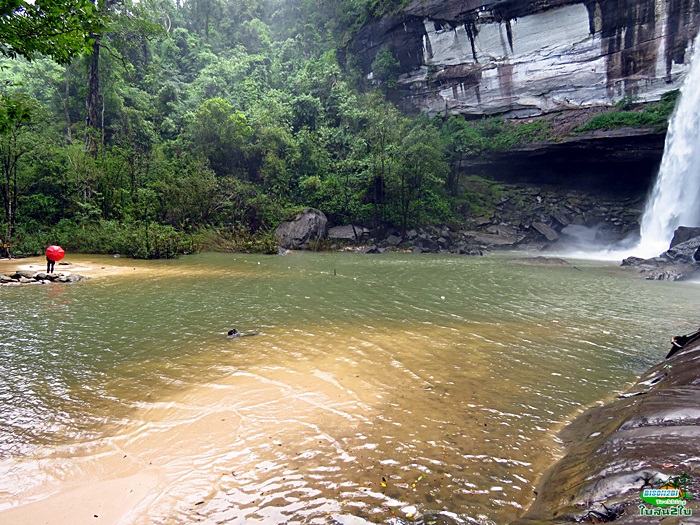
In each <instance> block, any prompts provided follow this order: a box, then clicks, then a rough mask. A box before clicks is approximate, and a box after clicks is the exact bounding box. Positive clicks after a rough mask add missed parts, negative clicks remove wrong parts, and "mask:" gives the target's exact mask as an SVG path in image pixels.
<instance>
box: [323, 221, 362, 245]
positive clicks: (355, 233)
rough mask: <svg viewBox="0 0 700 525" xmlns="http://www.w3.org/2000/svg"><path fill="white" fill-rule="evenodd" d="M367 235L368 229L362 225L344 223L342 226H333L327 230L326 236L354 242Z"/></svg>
mask: <svg viewBox="0 0 700 525" xmlns="http://www.w3.org/2000/svg"><path fill="white" fill-rule="evenodd" d="M367 235H369V230H368V229H367V228H363V227H362V226H353V225H352V224H345V225H343V226H333V227H332V228H330V229H329V230H328V238H329V239H334V240H336V239H337V240H341V241H351V242H356V241H359V240H360V239H362V238H363V237H366V236H367Z"/></svg>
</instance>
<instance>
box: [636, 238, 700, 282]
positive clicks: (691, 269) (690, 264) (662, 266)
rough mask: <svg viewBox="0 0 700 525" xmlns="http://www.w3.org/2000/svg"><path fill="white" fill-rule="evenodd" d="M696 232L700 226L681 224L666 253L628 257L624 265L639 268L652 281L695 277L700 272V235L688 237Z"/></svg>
mask: <svg viewBox="0 0 700 525" xmlns="http://www.w3.org/2000/svg"><path fill="white" fill-rule="evenodd" d="M695 233H700V228H688V227H685V226H680V227H678V228H677V229H676V231H675V233H674V236H673V240H672V241H671V246H670V247H669V249H668V250H666V251H665V252H664V253H662V254H660V255H659V256H657V257H652V258H649V259H643V258H641V257H634V256H632V257H627V258H626V259H625V260H623V261H622V266H626V267H632V268H635V269H637V270H638V271H639V272H640V273H643V274H645V278H646V279H647V280H650V281H680V280H684V279H689V278H691V277H694V276H696V275H697V274H698V273H700V272H699V270H700V264H699V263H700V235H698V236H697V237H692V238H688V237H689V236H690V235H693V234H695ZM679 241H682V242H679Z"/></svg>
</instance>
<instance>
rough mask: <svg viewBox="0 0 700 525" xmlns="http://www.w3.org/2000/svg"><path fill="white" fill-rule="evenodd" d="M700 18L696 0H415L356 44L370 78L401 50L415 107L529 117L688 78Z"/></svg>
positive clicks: (408, 105) (640, 93) (657, 90)
mask: <svg viewBox="0 0 700 525" xmlns="http://www.w3.org/2000/svg"><path fill="white" fill-rule="evenodd" d="M699 26H700V5H699V4H698V3H697V2H692V1H689V0H625V1H622V2H618V1H615V2H613V1H611V0H584V1H576V0H546V1H534V0H506V1H497V0H469V1H456V0H449V1H437V0H414V1H413V2H412V3H411V4H409V6H408V7H407V8H406V9H405V10H404V12H403V13H402V14H401V15H396V16H393V17H388V18H385V19H382V20H380V21H379V22H376V23H374V24H372V25H370V26H368V27H366V28H364V29H363V30H362V31H361V32H360V33H359V35H358V36H357V37H356V39H355V40H354V42H353V46H352V47H353V51H354V53H355V54H356V55H358V56H360V57H361V61H362V67H363V69H364V71H365V73H366V74H367V76H368V78H369V79H372V78H373V71H372V67H373V62H374V59H375V58H376V56H377V53H378V52H379V51H380V50H381V49H382V48H383V47H385V46H386V47H387V48H388V49H389V50H390V51H391V52H392V54H393V55H394V57H395V58H396V59H397V60H398V62H399V64H400V72H401V75H400V77H399V78H398V89H397V90H395V91H394V93H393V96H394V97H395V98H396V99H397V100H398V101H400V102H401V104H402V105H403V107H404V108H405V109H406V110H409V111H414V112H427V113H431V114H436V113H439V114H467V115H485V114H505V115H507V116H515V117H526V116H534V115H539V114H542V113H549V112H555V111H560V110H565V109H571V108H584V107H594V106H605V105H610V104H613V103H615V102H617V101H619V100H620V99H621V98H623V97H636V98H637V99H639V100H641V101H652V100H658V98H659V97H660V96H661V94H663V93H665V92H667V91H669V90H672V89H677V88H679V87H680V84H681V81H682V78H683V76H684V74H685V72H686V71H687V68H688V62H689V59H690V51H691V47H692V42H693V39H694V37H695V35H696V34H697V33H698V27H699Z"/></svg>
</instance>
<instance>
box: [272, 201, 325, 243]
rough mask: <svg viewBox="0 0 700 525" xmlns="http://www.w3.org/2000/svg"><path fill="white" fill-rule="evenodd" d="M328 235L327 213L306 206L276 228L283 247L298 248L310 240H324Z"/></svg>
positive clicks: (279, 241) (276, 233)
mask: <svg viewBox="0 0 700 525" xmlns="http://www.w3.org/2000/svg"><path fill="white" fill-rule="evenodd" d="M327 235H328V219H327V218H326V215H325V214H324V213H323V212H322V211H320V210H315V209H313V208H306V209H305V210H304V211H301V212H299V213H297V214H296V216H294V217H293V218H292V219H290V220H288V221H284V222H283V223H282V224H280V225H279V226H278V227H277V229H276V230H275V237H276V238H277V242H278V243H279V245H280V246H282V247H283V248H287V249H290V250H298V249H300V248H305V247H306V245H307V244H308V243H309V242H310V241H319V240H323V239H325V238H326V237H327Z"/></svg>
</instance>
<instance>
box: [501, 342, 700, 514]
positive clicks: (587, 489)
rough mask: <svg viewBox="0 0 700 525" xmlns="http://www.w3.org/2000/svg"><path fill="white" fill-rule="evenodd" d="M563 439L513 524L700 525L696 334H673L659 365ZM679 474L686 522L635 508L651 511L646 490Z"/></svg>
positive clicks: (577, 422) (570, 429) (565, 433)
mask: <svg viewBox="0 0 700 525" xmlns="http://www.w3.org/2000/svg"><path fill="white" fill-rule="evenodd" d="M560 437H561V439H562V440H563V441H564V442H565V443H566V444H567V453H566V455H565V456H564V458H562V459H561V460H560V461H558V462H557V463H556V464H555V465H554V466H553V467H552V468H551V469H550V470H549V471H548V472H547V473H546V474H545V475H544V476H543V478H542V480H541V482H540V484H539V488H538V490H537V498H536V500H535V502H534V503H533V505H532V506H531V507H530V509H529V510H528V512H527V513H526V514H525V515H524V516H523V517H522V518H521V519H519V520H517V521H516V522H514V523H513V524H512V525H535V524H553V523H568V522H587V523H607V522H612V521H614V522H615V523H620V524H640V525H641V524H645V525H647V524H650V523H664V524H667V523H668V524H671V523H673V524H680V523H699V522H700V518H699V517H698V513H700V503H699V501H698V492H699V491H700V330H698V331H696V332H694V333H692V334H688V335H684V336H676V337H674V338H673V339H672V347H671V350H670V351H669V353H668V355H667V356H666V359H665V360H664V361H663V362H661V363H659V364H657V365H656V366H654V367H652V368H650V369H649V370H648V371H647V372H646V373H645V374H643V375H642V377H641V378H640V379H639V381H638V382H637V383H636V384H635V385H634V386H633V387H632V388H630V389H629V390H627V391H626V392H625V393H623V394H621V395H619V396H617V398H616V399H615V400H614V401H611V402H609V403H607V404H605V405H603V406H599V407H595V408H592V409H589V410H588V411H587V412H585V413H584V414H582V415H581V416H579V417H577V418H576V419H575V420H574V421H573V423H571V424H570V425H569V426H567V427H566V428H565V429H564V430H563V431H562V432H561V434H560ZM683 474H686V475H687V476H689V480H688V485H686V486H684V487H683V490H685V491H687V492H689V493H690V494H691V495H692V499H689V500H687V502H686V503H685V508H686V509H687V510H691V511H692V514H693V516H692V517H691V518H682V519H678V518H675V519H674V518H673V517H664V516H649V515H641V512H642V511H641V510H640V505H644V506H645V508H646V507H650V508H653V507H651V506H649V505H647V504H646V503H645V502H644V501H643V500H642V499H641V495H642V490H643V489H645V488H658V487H660V486H662V485H664V484H665V482H667V480H669V478H671V479H673V478H678V477H679V476H682V475H683ZM669 520H670V521H669Z"/></svg>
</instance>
